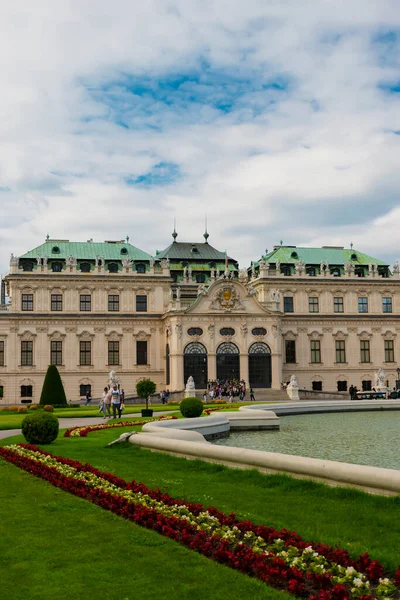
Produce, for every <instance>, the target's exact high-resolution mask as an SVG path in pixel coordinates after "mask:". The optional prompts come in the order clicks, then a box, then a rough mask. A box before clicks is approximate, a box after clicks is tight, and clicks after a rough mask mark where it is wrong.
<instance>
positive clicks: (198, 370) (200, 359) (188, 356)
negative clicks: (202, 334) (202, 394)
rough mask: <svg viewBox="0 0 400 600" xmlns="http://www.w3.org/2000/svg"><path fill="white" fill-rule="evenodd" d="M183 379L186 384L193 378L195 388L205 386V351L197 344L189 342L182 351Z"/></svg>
mask: <svg viewBox="0 0 400 600" xmlns="http://www.w3.org/2000/svg"><path fill="white" fill-rule="evenodd" d="M183 354H184V356H183V377H184V383H185V384H186V382H187V380H188V378H189V377H193V379H194V382H195V385H196V387H198V388H205V387H206V385H207V372H208V371H207V349H206V347H205V346H203V344H200V343H199V342H191V343H190V344H188V345H187V346H186V348H185V350H184V351H183Z"/></svg>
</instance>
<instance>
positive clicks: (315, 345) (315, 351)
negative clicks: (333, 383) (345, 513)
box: [310, 340, 321, 363]
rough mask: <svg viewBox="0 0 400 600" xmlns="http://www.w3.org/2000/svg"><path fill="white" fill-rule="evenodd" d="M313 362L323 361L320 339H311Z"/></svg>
mask: <svg viewBox="0 0 400 600" xmlns="http://www.w3.org/2000/svg"><path fill="white" fill-rule="evenodd" d="M310 345H311V362H312V363H320V362H321V342H320V341H319V340H311V342H310Z"/></svg>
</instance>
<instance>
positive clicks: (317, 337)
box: [307, 330, 324, 340]
mask: <svg viewBox="0 0 400 600" xmlns="http://www.w3.org/2000/svg"><path fill="white" fill-rule="evenodd" d="M307 336H308V337H309V338H310V340H322V338H323V337H324V334H323V333H321V332H320V331H316V330H314V331H311V332H310V333H308V334H307Z"/></svg>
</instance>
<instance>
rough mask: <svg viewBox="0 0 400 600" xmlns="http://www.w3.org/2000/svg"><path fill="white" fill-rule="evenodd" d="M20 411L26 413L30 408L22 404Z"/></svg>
mask: <svg viewBox="0 0 400 600" xmlns="http://www.w3.org/2000/svg"><path fill="white" fill-rule="evenodd" d="M18 412H19V413H26V412H28V409H27V408H26V406H20V407H19V409H18Z"/></svg>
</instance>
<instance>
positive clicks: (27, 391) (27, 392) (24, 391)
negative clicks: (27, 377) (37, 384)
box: [21, 385, 33, 398]
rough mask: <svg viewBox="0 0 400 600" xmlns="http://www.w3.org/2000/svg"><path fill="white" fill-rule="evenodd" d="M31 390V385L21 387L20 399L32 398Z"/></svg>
mask: <svg viewBox="0 0 400 600" xmlns="http://www.w3.org/2000/svg"><path fill="white" fill-rule="evenodd" d="M32 392H33V389H32V386H31V385H21V398H32V396H33V393H32Z"/></svg>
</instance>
